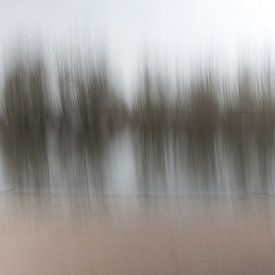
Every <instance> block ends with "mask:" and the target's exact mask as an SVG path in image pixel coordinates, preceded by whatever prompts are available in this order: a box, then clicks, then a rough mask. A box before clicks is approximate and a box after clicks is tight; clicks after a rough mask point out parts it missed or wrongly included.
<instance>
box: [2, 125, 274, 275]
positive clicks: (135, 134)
mask: <svg viewBox="0 0 275 275" xmlns="http://www.w3.org/2000/svg"><path fill="white" fill-rule="evenodd" d="M208 126H209V125H208ZM242 129H243V128H242ZM265 130H266V129H265V128H264V126H263V129H261V131H256V132H250V131H249V129H246V130H242V131H237V132H233V133H232V132H227V131H211V129H210V130H209V127H208V130H205V129H203V127H202V128H200V129H192V130H190V131H185V132H181V131H174V130H169V131H166V130H164V129H155V130H154V131H153V130H152V131H136V130H130V129H124V130H123V131H121V132H116V133H110V134H108V135H104V136H102V135H100V136H97V135H94V136H93V137H92V138H91V137H89V138H88V137H87V138H85V137H83V136H79V135H77V134H76V135H75V136H73V135H67V133H66V132H65V133H64V132H62V133H59V134H58V135H54V134H51V133H48V134H47V135H46V136H45V137H43V138H38V137H37V136H36V137H33V136H28V137H24V136H22V137H20V139H18V137H17V139H16V140H17V142H14V140H13V141H11V139H10V138H9V137H3V138H2V140H1V154H0V169H1V170H0V177H1V182H0V185H1V187H0V189H1V193H0V215H1V221H0V243H1V246H0V258H1V259H2V260H1V265H0V274H12V275H13V274H23V275H24V274H259V273H261V274H275V262H274V258H275V196H274V191H275V189H274V187H275V186H274V173H273V166H274V153H275V150H274V148H273V143H274V142H273V140H274V138H273V133H272V132H268V131H265Z"/></svg>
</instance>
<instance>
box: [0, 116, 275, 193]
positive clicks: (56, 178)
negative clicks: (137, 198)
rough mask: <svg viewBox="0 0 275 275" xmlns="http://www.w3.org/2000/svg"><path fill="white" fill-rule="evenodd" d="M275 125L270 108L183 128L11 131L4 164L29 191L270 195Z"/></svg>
mask: <svg viewBox="0 0 275 275" xmlns="http://www.w3.org/2000/svg"><path fill="white" fill-rule="evenodd" d="M273 125H274V117H273V116H269V115H265V114H262V115H259V114H258V115H257V116H256V115H255V116H254V117H253V115H247V116H237V115H236V114H232V115H228V114H227V115H226V116H224V117H223V116H222V114H221V116H220V117H219V118H217V116H215V117H213V118H211V117H205V116H204V115H203V114H197V115H192V118H188V117H187V118H186V121H185V123H184V126H183V127H181V128H178V129H177V128H166V127H165V126H163V127H160V126H159V125H158V126H156V127H151V128H146V129H143V128H136V129H135V130H130V129H125V130H123V131H121V132H110V131H108V132H100V131H97V132H96V133H95V134H92V135H87V134H84V133H82V132H81V130H75V131H71V130H69V131H66V130H63V131H62V132H59V134H58V135H56V134H55V132H54V131H52V130H45V131H44V132H43V131H41V129H40V128H38V129H37V130H35V131H34V130H33V129H32V131H26V130H24V131H22V132H17V131H16V132H15V131H13V132H12V131H9V130H3V132H2V145H3V148H4V150H3V152H4V154H3V163H4V168H5V169H6V176H7V178H8V181H9V182H12V184H13V187H14V189H15V190H18V191H21V192H27V191H28V192H35V193H40V192H50V193H79V194H90V195H92V194H101V195H107V194H145V195H146V194H147V195H149V194H155V195H156V194H182V195H184V194H190V193H192V194H199V193H224V194H229V193H231V192H236V191H237V192H244V193H250V192H253V193H269V194H270V193H272V192H273V184H272V178H273V174H272V165H273V150H274V148H273V139H274V138H273Z"/></svg>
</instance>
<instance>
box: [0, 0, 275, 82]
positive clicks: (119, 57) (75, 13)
mask: <svg viewBox="0 0 275 275" xmlns="http://www.w3.org/2000/svg"><path fill="white" fill-rule="evenodd" d="M274 14H275V1H274V0H139V1H133V0H0V47H1V48H2V49H5V48H8V47H9V45H10V43H11V42H12V41H15V40H16V39H18V37H19V36H22V37H28V38H32V37H35V36H39V37H40V38H42V39H43V40H45V41H46V43H48V45H51V46H53V47H56V46H57V45H58V46H59V47H61V48H62V47H63V46H66V45H69V44H70V43H72V41H74V42H76V41H77V42H80V44H81V43H82V44H85V43H86V42H87V41H89V43H90V42H92V41H100V42H101V43H104V44H105V45H107V46H106V48H107V51H108V55H109V57H110V59H111V64H112V66H113V67H114V68H115V71H116V73H117V74H119V75H121V76H122V78H123V79H122V81H123V83H124V84H125V85H126V87H127V83H128V84H129V82H133V79H134V77H135V75H136V74H135V72H136V69H137V67H138V64H139V62H138V60H140V57H141V56H142V53H143V52H144V50H145V49H146V50H147V51H148V53H149V55H154V56H155V57H160V59H161V61H164V62H165V63H166V64H175V63H176V64H177V65H179V64H184V66H189V65H190V64H192V63H194V60H195V61H196V60H198V59H200V58H204V57H207V56H208V57H209V56H211V57H212V58H216V59H217V60H222V61H223V62H225V63H226V62H227V63H230V62H235V58H236V57H237V56H238V55H239V54H240V52H243V53H245V54H248V55H252V56H253V55H255V53H258V52H259V51H262V50H264V49H266V47H269V48H271V49H272V48H273V44H275V16H274ZM167 66H168V65H167ZM173 66H174V65H173Z"/></svg>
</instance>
